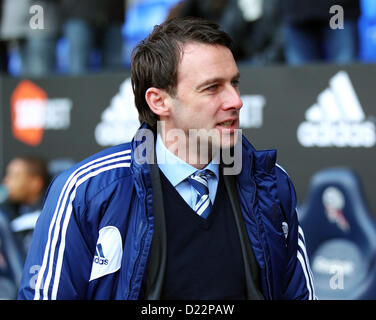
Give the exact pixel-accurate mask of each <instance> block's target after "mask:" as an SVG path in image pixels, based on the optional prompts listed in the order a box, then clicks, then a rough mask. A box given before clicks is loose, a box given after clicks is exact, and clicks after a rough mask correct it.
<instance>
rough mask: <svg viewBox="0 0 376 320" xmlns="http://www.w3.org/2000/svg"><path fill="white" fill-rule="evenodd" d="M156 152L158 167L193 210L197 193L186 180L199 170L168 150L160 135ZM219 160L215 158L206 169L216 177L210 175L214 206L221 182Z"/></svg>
mask: <svg viewBox="0 0 376 320" xmlns="http://www.w3.org/2000/svg"><path fill="white" fill-rule="evenodd" d="M155 151H156V158H157V164H158V167H159V168H160V169H161V171H162V172H163V174H164V175H165V176H166V178H167V179H168V181H170V183H171V184H172V185H173V187H174V188H175V189H176V191H177V192H178V193H179V194H180V196H181V197H182V198H183V199H184V200H185V202H187V203H188V205H189V206H190V207H191V208H193V207H194V205H195V204H196V197H197V192H196V190H195V189H194V187H192V185H191V184H190V183H189V182H188V181H187V180H185V179H186V178H187V177H189V176H190V175H191V174H193V173H195V172H196V171H197V170H198V169H197V168H195V167H193V166H191V165H190V164H188V163H187V162H185V161H183V160H181V159H180V158H178V157H177V156H176V155H174V154H173V153H172V152H171V151H170V150H168V149H167V147H166V146H165V145H164V143H163V140H162V137H161V135H160V134H158V135H157V142H156V145H155ZM217 160H218V158H217V157H216V158H214V159H213V160H212V161H211V162H210V163H209V164H208V165H207V166H206V167H205V168H204V169H208V170H210V171H212V172H213V173H214V175H210V176H209V179H208V188H209V197H210V201H211V203H212V204H214V200H215V195H216V193H217V187H218V181H219V164H218V163H219V161H217ZM204 169H202V170H204Z"/></svg>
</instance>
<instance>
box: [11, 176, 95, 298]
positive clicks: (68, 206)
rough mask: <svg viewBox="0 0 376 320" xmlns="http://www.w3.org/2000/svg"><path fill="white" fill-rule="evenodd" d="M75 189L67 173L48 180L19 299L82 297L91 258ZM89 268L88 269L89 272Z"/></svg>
mask: <svg viewBox="0 0 376 320" xmlns="http://www.w3.org/2000/svg"><path fill="white" fill-rule="evenodd" d="M77 198H79V196H76V189H75V188H74V186H73V184H72V183H71V184H70V182H69V179H66V177H62V176H59V177H58V178H57V179H55V180H54V182H53V183H52V184H51V186H50V188H49V190H48V191H47V195H46V198H45V202H44V206H43V210H42V213H41V215H40V216H39V219H38V222H37V224H36V227H35V230H34V233H33V239H32V242H31V245H30V248H29V251H28V255H27V258H26V262H25V266H24V271H23V275H22V279H21V283H20V287H19V293H18V299H25V300H30V299H34V300H38V299H44V300H50V299H83V298H84V296H85V291H86V288H87V282H88V277H89V275H90V274H89V273H90V269H91V261H92V258H93V253H92V252H91V251H92V250H91V249H90V246H88V245H87V240H85V237H86V238H87V235H85V234H84V233H85V231H84V230H82V228H81V227H80V225H82V224H81V223H80V222H79V216H80V215H79V214H78V213H79V212H78V211H80V210H84V208H82V207H81V206H80V204H79V199H77ZM88 270H89V272H88Z"/></svg>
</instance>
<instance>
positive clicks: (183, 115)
mask: <svg viewBox="0 0 376 320" xmlns="http://www.w3.org/2000/svg"><path fill="white" fill-rule="evenodd" d="M231 48H232V46H231V40H230V38H229V37H228V35H227V34H226V33H224V32H223V31H221V30H220V29H219V28H218V25H216V24H213V23H211V22H208V21H205V20H200V19H193V18H191V19H173V20H170V21H167V22H165V23H163V24H161V25H159V26H156V27H155V29H154V31H153V32H152V33H151V34H150V35H149V37H148V38H147V39H145V40H144V41H143V42H141V43H140V44H139V45H138V46H137V47H136V49H135V51H134V53H133V57H132V66H131V73H132V76H131V77H132V85H133V90H134V93H135V102H136V106H137V108H138V111H139V116H140V121H141V122H142V123H143V124H142V125H141V127H140V129H139V130H138V132H137V133H136V135H135V137H134V139H133V140H132V141H131V142H130V143H126V144H122V145H118V146H115V147H111V148H109V149H106V150H104V151H102V152H100V153H98V154H96V155H93V156H91V157H89V158H88V159H86V160H84V161H82V162H80V163H78V164H77V165H75V166H74V167H73V168H71V169H70V170H68V171H66V172H64V173H63V174H61V175H60V176H58V177H57V178H56V179H55V181H54V182H53V183H52V184H51V186H50V188H49V190H48V195H47V198H46V200H45V204H44V208H43V212H42V214H41V216H40V218H39V220H38V223H37V226H36V229H35V231H34V237H33V241H32V244H31V248H30V250H29V254H28V257H27V261H26V264H25V269H24V273H23V278H22V282H21V286H20V290H19V298H20V299H237V300H242V299H314V298H315V292H314V286H313V282H312V276H311V271H310V267H309V263H308V258H307V253H306V250H305V243H304V235H303V231H302V229H301V228H300V226H299V223H298V219H297V213H296V196H295V191H294V187H293V185H292V183H291V181H290V178H289V177H288V175H287V174H286V173H285V172H284V171H283V170H282V169H281V168H280V167H279V166H278V165H276V163H275V161H276V152H275V151H274V150H269V151H256V150H255V149H254V148H253V147H252V145H251V144H250V143H249V142H248V141H247V140H246V139H245V138H244V137H243V136H241V135H240V134H239V132H240V130H238V128H239V110H240V108H241V107H242V101H241V99H240V94H239V89H238V85H239V77H240V74H239V70H238V68H237V65H236V63H235V60H234V56H233V54H232V51H231Z"/></svg>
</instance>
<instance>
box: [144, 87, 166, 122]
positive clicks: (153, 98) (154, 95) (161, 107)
mask: <svg viewBox="0 0 376 320" xmlns="http://www.w3.org/2000/svg"><path fill="white" fill-rule="evenodd" d="M168 97H169V94H168V93H167V92H166V91H165V90H163V89H158V88H155V87H151V88H149V89H147V90H146V93H145V100H146V102H147V104H148V105H149V107H150V109H151V110H152V111H153V112H154V113H155V114H157V115H158V116H160V117H161V116H168V115H169V113H170V108H169V104H168V103H166V102H167V98H168Z"/></svg>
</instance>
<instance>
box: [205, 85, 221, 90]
mask: <svg viewBox="0 0 376 320" xmlns="http://www.w3.org/2000/svg"><path fill="white" fill-rule="evenodd" d="M218 87H219V85H218V84H212V85H211V86H209V87H207V88H206V89H205V90H206V91H209V92H215V91H216V90H217V89H218Z"/></svg>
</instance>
